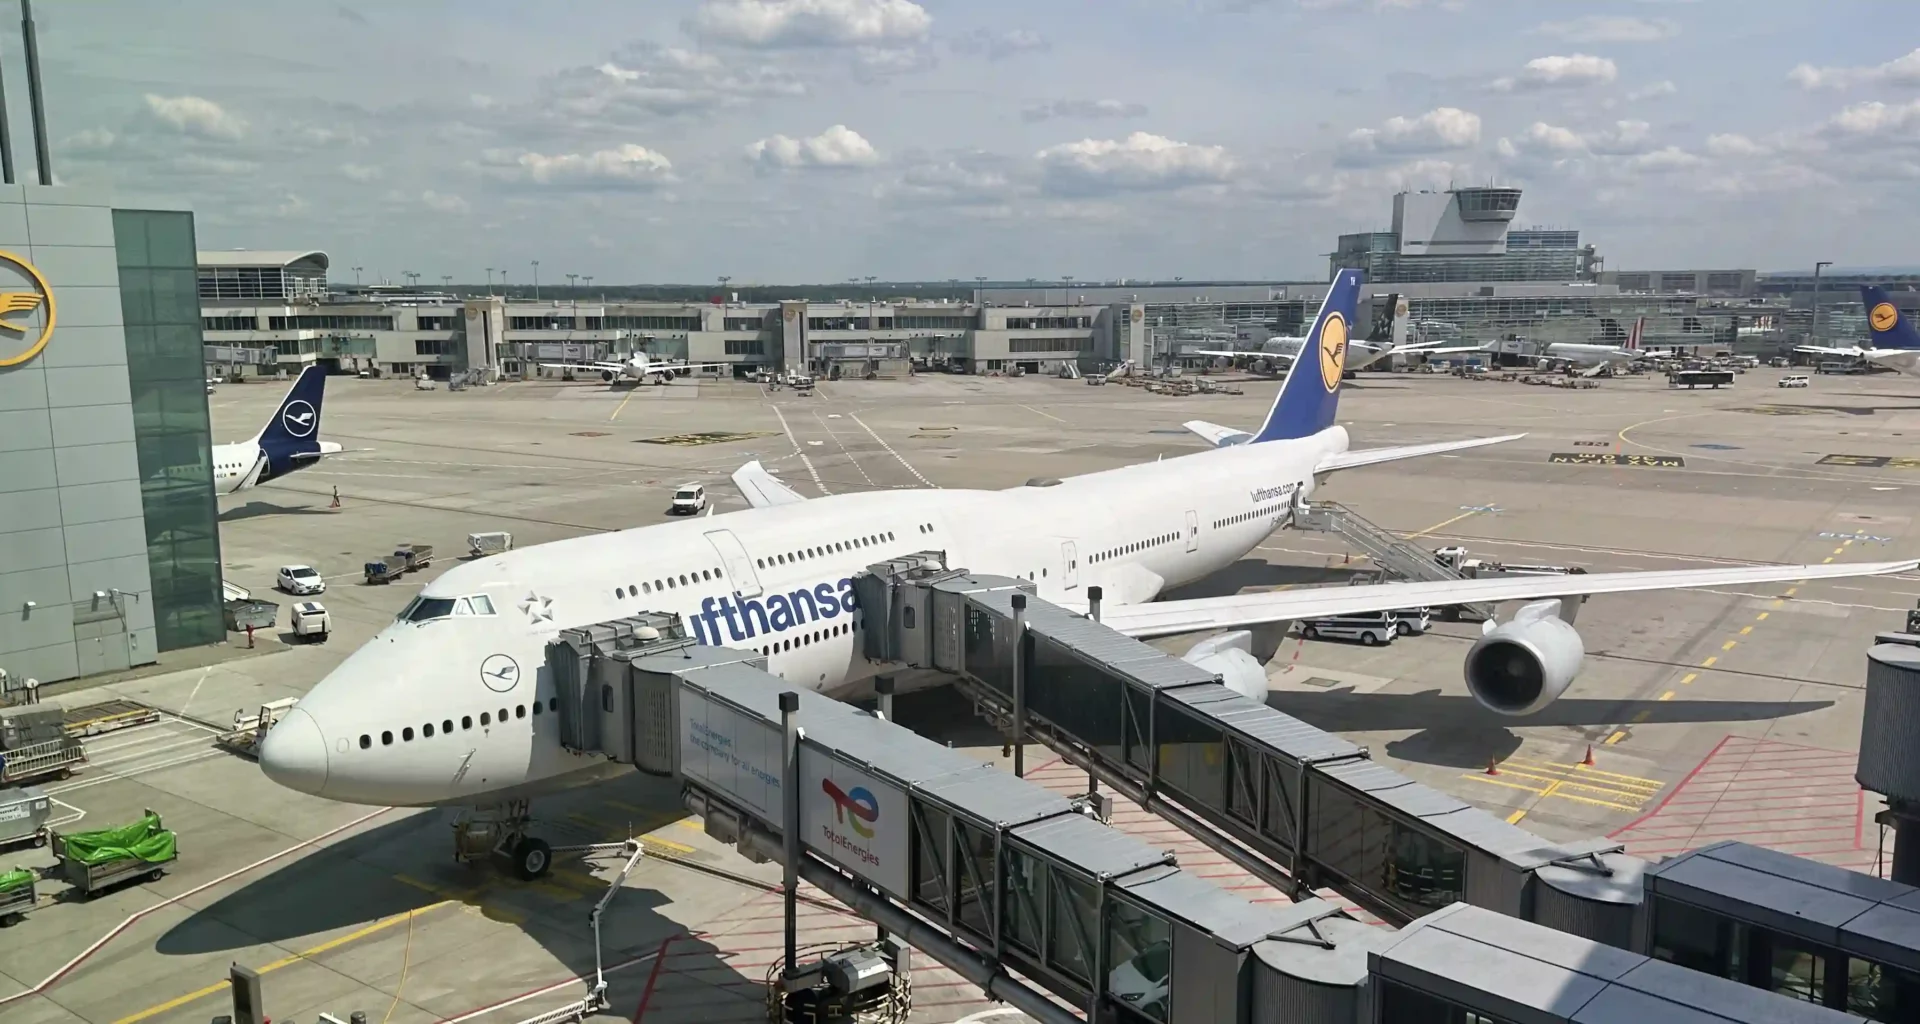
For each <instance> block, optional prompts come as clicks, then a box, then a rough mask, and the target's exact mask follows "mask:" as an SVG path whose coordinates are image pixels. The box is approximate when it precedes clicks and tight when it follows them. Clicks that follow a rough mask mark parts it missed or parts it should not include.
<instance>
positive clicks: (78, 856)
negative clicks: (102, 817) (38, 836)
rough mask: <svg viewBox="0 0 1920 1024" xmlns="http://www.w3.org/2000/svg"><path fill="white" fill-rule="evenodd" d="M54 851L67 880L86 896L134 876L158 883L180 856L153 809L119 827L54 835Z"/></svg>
mask: <svg viewBox="0 0 1920 1024" xmlns="http://www.w3.org/2000/svg"><path fill="white" fill-rule="evenodd" d="M53 853H54V856H56V857H58V858H60V867H61V870H62V871H63V872H64V873H65V875H66V879H67V881H68V882H70V883H72V885H73V887H74V888H76V889H79V890H80V891H81V892H83V893H86V894H87V895H89V896H91V895H92V894H94V893H96V892H99V891H100V890H102V889H105V888H107V887H109V886H112V885H116V884H118V883H120V882H124V881H127V880H129V879H132V878H136V877H141V878H145V879H146V880H148V881H150V882H157V881H159V880H160V876H161V875H162V874H165V866H166V865H167V864H170V863H172V862H173V861H174V859H175V858H177V857H178V856H179V851H178V849H177V848H176V847H175V842H174V835H173V833H172V832H169V831H167V830H166V828H165V827H163V826H162V825H161V824H160V816H159V815H158V814H155V813H154V812H152V811H148V812H147V814H146V816H145V817H143V818H141V819H140V820H139V821H136V822H134V823H133V824H131V825H123V826H121V827H119V828H108V829H100V830H98V831H94V832H75V833H72V834H71V835H59V834H56V835H55V836H54V840H53Z"/></svg>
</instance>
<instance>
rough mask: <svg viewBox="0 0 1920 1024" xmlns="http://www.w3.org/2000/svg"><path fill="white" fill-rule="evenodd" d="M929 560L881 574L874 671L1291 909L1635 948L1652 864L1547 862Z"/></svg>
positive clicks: (1241, 705) (1163, 662) (1464, 807)
mask: <svg viewBox="0 0 1920 1024" xmlns="http://www.w3.org/2000/svg"><path fill="white" fill-rule="evenodd" d="M1032 586H1033V585H1032V584H1031V583H1030V582H1028V581H1025V580H1019V579H1012V578H1007V577H997V576H981V575H973V574H969V573H967V572H965V571H963V570H951V571H950V570H947V569H944V568H942V567H941V565H940V556H939V554H938V553H936V552H924V553H921V554H919V555H915V556H910V557H908V558H905V559H897V560H895V561H893V562H889V563H883V564H880V565H875V566H873V567H871V569H870V570H869V572H868V573H865V574H862V575H861V576H859V577H856V578H855V580H854V592H855V595H856V596H857V597H858V599H859V602H860V607H861V609H862V610H863V611H864V613H865V631H864V633H865V640H864V642H865V644H866V649H865V651H864V653H865V655H866V656H867V657H868V658H869V659H871V660H875V661H883V662H898V663H903V664H905V665H908V666H910V667H913V668H921V669H934V670H937V671H941V672H945V673H949V674H951V675H954V676H956V677H957V678H958V679H959V681H960V685H961V686H963V687H964V688H965V689H966V690H967V691H968V692H969V694H970V696H972V697H973V699H974V700H975V702H976V704H977V705H978V706H979V707H980V709H981V710H982V711H983V712H984V713H985V714H986V715H987V716H988V717H989V718H991V719H993V720H995V721H997V722H999V723H1001V724H1003V725H1005V726H1009V727H1011V728H1012V730H1013V731H1014V732H1015V733H1016V734H1017V735H1024V736H1031V737H1032V738H1034V739H1037V740H1039V741H1041V742H1043V743H1045V744H1046V745H1047V746H1049V747H1050V748H1052V749H1053V750H1054V751H1055V752H1056V753H1058V754H1060V755H1061V756H1063V757H1065V758H1066V759H1068V760H1069V761H1071V762H1073V763H1075V764H1077V765H1079V766H1080V767H1082V768H1083V769H1085V770H1086V771H1087V772H1088V773H1089V775H1090V776H1091V777H1093V778H1094V779H1097V780H1098V781H1099V782H1100V783H1101V784H1105V785H1108V786H1111V787H1112V788H1114V789H1116V790H1118V791H1120V792H1121V793H1123V794H1124V795H1126V796H1127V797H1129V798H1131V799H1133V800H1135V801H1137V802H1139V803H1140V804H1141V805H1142V806H1144V807H1146V808H1148V809H1149V810H1152V811H1154V812H1155V813H1158V814H1160V815H1161V816H1163V817H1166V818H1167V819H1168V820H1170V821H1172V822H1173V823H1174V824H1175V825H1177V826H1179V827H1180V828H1181V829H1183V830H1184V831H1186V832H1188V833H1189V834H1191V835H1193V836H1194V837H1195V838H1197V839H1199V840H1201V841H1202V842H1205V843H1207V844H1208V845H1209V846H1211V847H1212V848H1214V849H1216V850H1218V851H1219V852H1220V853H1222V854H1223V855H1224V856H1226V857H1228V858H1229V859H1231V860H1233V861H1234V862H1236V863H1238V864H1240V865H1241V866H1242V867H1245V868H1246V869H1247V870H1249V871H1251V872H1253V873H1254V874H1256V875H1257V876H1259V877H1261V878H1263V879H1266V880H1267V881H1269V882H1270V883H1271V884H1274V885H1276V886H1278V887H1280V888H1282V889H1283V890H1285V891H1289V892H1291V893H1293V895H1294V896H1295V897H1296V898H1298V897H1299V896H1302V895H1304V894H1306V893H1307V892H1308V891H1310V890H1313V889H1316V888H1320V887H1327V888H1331V889H1333V890H1334V891H1336V892H1338V893H1340V894H1341V895H1342V896H1345V897H1346V898H1348V899H1350V900H1352V901H1354V902H1355V903H1356V904H1358V905H1359V906H1361V907H1363V908H1365V909H1366V910H1368V911H1369V912H1371V913H1373V914H1376V915H1378V916H1379V917H1380V918H1382V919H1383V920H1386V921H1390V922H1393V923H1395V924H1406V923H1408V922H1410V921H1412V920H1414V919H1415V918H1418V917H1421V916H1423V915H1425V914H1427V913H1430V912H1432V911H1434V910H1437V909H1439V908H1441V907H1444V906H1447V905H1449V904H1451V903H1454V902H1456V901H1464V902H1466V903H1470V904H1473V905H1475V906H1479V907H1483V908H1486V909H1489V910H1494V911H1498V912H1500V913H1503V914H1507V915H1510V916H1513V917H1519V918H1522V919H1524V920H1528V921H1533V922H1537V923H1540V924H1545V925H1548V926H1550V927H1553V928H1557V929H1560V930H1562V931H1567V932H1572V933H1574V934H1576V935H1581V936H1584V937H1586V938H1589V939H1593V940H1596V941H1601V942H1605V943H1607V944H1610V945H1614V946H1618V947H1620V948H1623V949H1625V948H1631V946H1632V939H1633V924H1634V917H1635V913H1636V910H1637V908H1638V907H1639V905H1640V902H1641V899H1642V894H1641V874H1642V872H1643V870H1644V868H1645V864H1644V862H1642V861H1640V860H1638V859H1636V858H1632V857H1628V856H1626V855H1625V854H1624V853H1622V852H1621V851H1622V850H1623V849H1624V847H1623V846H1622V844H1620V843H1616V842H1612V841H1610V840H1606V839H1592V840H1583V841H1578V842H1572V843H1559V844H1556V843H1552V842H1549V841H1548V840H1546V839H1542V838H1541V837H1539V836H1536V835H1534V834H1532V833H1530V832H1528V831H1526V830H1524V829H1521V828H1519V827H1517V826H1514V825H1509V824H1507V823H1506V822H1505V821H1502V820H1501V819H1499V818H1497V817H1495V816H1493V815H1491V814H1488V813H1486V812H1485V811H1482V810H1479V809H1478V808H1475V807H1473V806H1471V805H1469V804H1467V803H1465V802H1463V801H1461V800H1458V799H1456V798H1454V797H1452V796H1449V795H1447V794H1445V793H1441V792H1439V791H1438V790H1435V789H1432V788H1429V787H1427V786H1423V785H1421V784H1419V783H1417V782H1414V781H1413V780H1411V779H1409V778H1407V777H1406V776H1404V775H1401V774H1399V773H1398V772H1395V771H1393V770H1391V769H1389V768H1386V767H1383V766H1381V765H1378V764H1375V763H1374V762H1373V761H1372V760H1370V758H1369V756H1368V753H1367V751H1366V750H1365V749H1364V748H1362V747H1359V746H1356V745H1354V744H1352V743H1350V742H1348V741H1346V740H1345V739H1342V738H1340V737H1338V736H1334V735H1331V734H1328V733H1325V732H1322V731H1320V730H1318V729H1315V728H1313V727H1311V726H1309V725H1307V724H1306V723H1304V722H1301V721H1299V720H1298V719H1295V718H1292V717H1290V716H1288V715H1285V714H1282V713H1280V712H1278V711H1275V710H1273V709H1271V708H1269V707H1267V706H1266V705H1264V704H1261V703H1258V702H1256V701H1252V700H1249V699H1247V698H1246V697H1243V696H1241V695H1239V694H1237V693H1235V692H1234V691H1232V690H1230V689H1228V688H1227V687H1225V686H1223V685H1221V684H1220V682H1219V681H1218V679H1217V677H1215V676H1214V675H1212V674H1211V673H1209V672H1206V671H1205V670H1203V669H1200V668H1198V667H1196V666H1194V665H1191V664H1189V663H1187V662H1185V661H1182V660H1180V659H1178V658H1175V657H1173V656H1172V655H1169V654H1167V653H1165V652H1163V651H1161V650H1159V649H1158V648H1155V647H1152V646H1149V645H1147V644H1145V643H1141V642H1140V641H1138V640H1134V639H1132V638H1130V637H1127V636H1124V635H1122V634H1120V633H1117V632H1115V631H1113V630H1111V629H1108V628H1106V627H1104V626H1102V625H1100V623H1099V622H1098V621H1097V610H1096V612H1095V615H1096V617H1095V618H1088V617H1082V616H1080V615H1078V614H1075V613H1073V612H1069V611H1067V610H1066V609H1064V608H1061V607H1059V606H1057V605H1053V604H1050V603H1048V602H1046V601H1043V600H1040V599H1039V598H1037V597H1035V596H1033V594H1032V593H1031V588H1032Z"/></svg>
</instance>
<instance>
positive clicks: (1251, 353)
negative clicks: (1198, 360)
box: [1187, 348, 1293, 363]
mask: <svg viewBox="0 0 1920 1024" xmlns="http://www.w3.org/2000/svg"><path fill="white" fill-rule="evenodd" d="M1187 354H1188V355H1195V356H1211V357H1213V358H1215V359H1274V360H1281V361H1284V362H1289V363H1291V362H1293V356H1292V355H1291V354H1290V353H1286V352H1262V351H1260V350H1259V349H1248V348H1194V349H1188V350H1187Z"/></svg>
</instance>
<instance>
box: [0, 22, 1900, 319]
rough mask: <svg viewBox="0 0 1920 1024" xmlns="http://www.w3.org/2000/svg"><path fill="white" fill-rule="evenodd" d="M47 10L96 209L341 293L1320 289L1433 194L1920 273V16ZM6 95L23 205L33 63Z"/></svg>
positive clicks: (2, 60)
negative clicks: (1453, 193)
mask: <svg viewBox="0 0 1920 1024" xmlns="http://www.w3.org/2000/svg"><path fill="white" fill-rule="evenodd" d="M82 11H84V15H83V14H82V13H81V12H82ZM35 15H36V19H37V22H38V26H39V45H40V52H41V55H42V56H41V59H42V63H43V67H44V78H45V83H46V86H45V87H46V96H47V98H46V107H47V119H48V122H49V135H50V136H51V137H52V139H53V160H54V169H55V173H56V176H57V178H58V180H59V181H60V182H62V183H71V184H89V185H103V186H108V187H110V188H112V189H113V190H114V192H115V194H116V195H117V196H119V197H120V199H121V201H122V203H123V204H127V205H131V204H134V203H137V202H138V201H140V200H142V199H152V200H155V201H165V202H169V203H175V204H177V203H182V202H184V203H186V204H188V205H190V206H191V207H192V209H193V210H194V211H195V216H196V223H197V225H198V231H199V240H200V246H201V248H203V249H213V248H252V249H307V248H314V249H321V250H324V251H326V252H327V253H329V254H330V256H331V257H332V260H333V267H334V270H333V278H334V280H335V281H349V280H351V279H352V276H353V274H354V272H353V271H352V270H351V268H352V267H356V266H357V267H362V268H364V270H363V271H362V272H361V273H362V275H363V277H364V279H365V280H367V281H376V280H383V279H384V280H395V281H397V280H399V279H400V275H401V274H402V272H403V271H413V272H416V273H418V274H420V275H421V276H422V279H423V280H425V281H427V282H429V283H438V281H439V279H440V278H441V277H442V276H450V277H451V278H452V279H453V280H454V281H455V282H461V283H465V282H479V281H480V280H481V279H482V278H483V277H491V278H493V279H495V280H497V279H498V275H499V273H501V272H502V271H503V270H504V272H505V273H506V275H507V279H508V280H510V281H512V282H514V283H516V284H526V283H528V282H530V280H531V278H532V276H533V274H534V273H535V268H534V267H533V261H535V260H538V261H539V264H540V265H539V268H538V273H539V275H540V277H541V279H542V281H543V283H551V282H555V281H560V280H564V278H565V275H567V274H570V273H571V274H577V275H582V276H584V275H589V274H591V275H594V277H595V279H596V280H597V281H599V282H601V283H603V284H608V283H624V282H662V283H664V282H681V283H698V282H704V281H713V280H716V279H717V278H719V277H720V276H722V275H725V276H729V277H731V278H732V279H733V280H734V281H736V282H739V283H756V284H768V283H818V282H833V281H843V280H846V279H848V278H853V277H862V278H864V277H868V276H873V277H878V278H880V279H882V280H945V279H949V278H958V279H960V280H969V279H971V278H974V277H979V276H984V277H989V278H994V279H999V280H1021V279H1025V278H1028V277H1037V278H1042V279H1050V280H1057V279H1059V278H1061V277H1064V276H1073V277H1075V278H1076V279H1078V280H1083V281H1090V280H1109V279H1120V278H1133V279H1143V278H1145V279H1162V280H1165V279H1170V278H1172V277H1175V276H1183V277H1185V278H1187V279H1189V280H1202V279H1257V280H1258V279H1291V280H1319V279H1324V278H1325V277H1326V274H1327V269H1326V253H1327V252H1329V251H1330V250H1331V249H1332V248H1333V246H1334V240H1335V236H1336V235H1337V234H1339V233H1341V232H1348V231H1365V230H1375V229H1384V228H1386V227H1388V226H1389V223H1390V216H1391V196H1392V194H1393V193H1394V192H1395V191H1398V190H1400V189H1403V188H1445V187H1448V186H1449V185H1450V184H1455V185H1474V184H1503V185H1517V186H1520V187H1521V188H1523V189H1525V196H1524V198H1523V199H1522V201H1521V206H1520V214H1519V217H1518V219H1517V221H1516V223H1518V224H1521V225H1532V224H1539V225H1547V226H1558V227H1577V228H1579V229H1581V231H1582V238H1583V241H1587V242H1591V243H1594V244H1596V245H1598V246H1599V248H1600V252H1601V255H1602V256H1603V257H1604V258H1605V260H1606V265H1607V266H1608V267H1610V268H1613V269H1622V270H1631V269H1696V268H1703V267H1716V268H1719V267H1756V268H1759V269H1762V270H1769V269H1793V268H1802V267H1810V266H1811V264H1812V263H1813V261H1815V260H1832V261H1834V262H1835V263H1837V264H1839V265H1841V266H1875V265H1904V264H1915V263H1920V258H1917V257H1916V253H1915V245H1914V239H1915V238H1916V237H1920V203H1917V202H1915V201H1914V198H1915V196H1917V195H1920V3H1914V2H1912V0H1823V2H1821V3H1807V2H1800V0H1794V2H1787V0H1612V2H1599V0H1594V2H1588V0H1025V2H1019V3H1016V2H1011V0H964V2H961V0H563V2H559V3H550V4H529V3H524V2H520V3H506V2H496V0H458V2H453V0H449V2H429V0H384V2H381V3H374V2H371V0H345V2H337V3H336V2H330V0H297V2H295V0H248V2H246V3H244V4H242V3H233V2H228V0H220V2H214V0H174V2H168V3H155V2H152V0H43V3H42V4H41V5H40V6H39V7H38V9H36V11H35ZM5 23H6V24H8V25H11V22H5ZM0 67H3V68H4V70H5V73H6V75H7V78H8V81H7V83H6V84H7V89H6V94H7V100H8V104H9V110H10V112H11V117H10V121H11V125H12V128H13V136H14V139H15V142H16V147H17V149H18V152H17V154H16V156H17V157H18V159H17V163H18V165H19V166H20V167H21V168H22V169H23V172H22V173H23V176H24V175H25V174H27V173H29V169H30V168H31V166H32V156H31V150H30V148H29V146H30V141H29V140H30V130H29V127H28V126H29V121H28V117H27V113H26V109H25V94H26V89H25V82H24V78H23V76H22V65H21V61H20V49H19V40H18V37H17V36H16V35H13V34H12V33H11V32H9V33H7V34H6V35H4V36H0ZM487 268H492V270H488V269H487Z"/></svg>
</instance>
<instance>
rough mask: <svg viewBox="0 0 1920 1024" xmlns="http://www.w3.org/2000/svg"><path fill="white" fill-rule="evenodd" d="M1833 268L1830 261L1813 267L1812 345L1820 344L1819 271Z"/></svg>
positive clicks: (1823, 261) (1824, 261)
mask: <svg viewBox="0 0 1920 1024" xmlns="http://www.w3.org/2000/svg"><path fill="white" fill-rule="evenodd" d="M1831 266H1833V261H1832V260H1821V261H1820V262H1818V263H1815V264H1814V265H1813V342H1812V343H1813V344H1815V345H1818V344H1820V271H1822V270H1824V269H1825V268H1827V267H1831Z"/></svg>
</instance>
